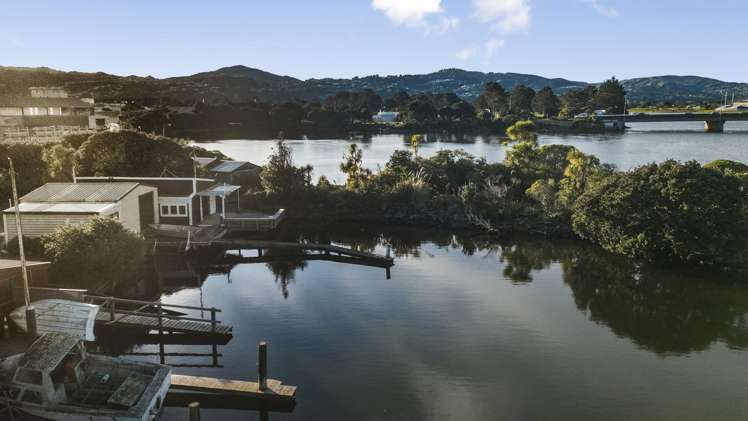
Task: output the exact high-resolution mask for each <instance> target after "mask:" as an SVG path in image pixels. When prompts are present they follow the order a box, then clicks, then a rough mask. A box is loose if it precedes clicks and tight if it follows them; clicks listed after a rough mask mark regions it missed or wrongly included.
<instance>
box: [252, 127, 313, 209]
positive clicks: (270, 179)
mask: <svg viewBox="0 0 748 421" xmlns="http://www.w3.org/2000/svg"><path fill="white" fill-rule="evenodd" d="M311 177H312V166H311V165H306V166H303V167H295V166H294V165H293V155H292V152H291V148H289V147H288V145H286V143H285V141H284V140H283V138H282V137H281V139H279V140H278V143H276V145H275V150H274V151H273V153H272V154H271V155H270V157H269V158H268V163H267V164H266V165H265V166H264V167H263V168H262V173H260V184H261V185H262V188H263V189H264V190H265V192H266V193H268V194H273V195H278V196H280V197H281V198H282V199H291V198H293V197H294V196H295V195H298V194H299V193H301V192H303V191H304V189H306V187H307V186H308V185H309V184H310V183H311ZM297 199H298V197H297Z"/></svg>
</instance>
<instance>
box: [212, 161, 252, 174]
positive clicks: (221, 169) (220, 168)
mask: <svg viewBox="0 0 748 421" xmlns="http://www.w3.org/2000/svg"><path fill="white" fill-rule="evenodd" d="M245 165H248V166H249V167H250V168H256V167H257V165H255V164H253V163H251V162H247V161H223V162H221V163H220V164H218V165H216V166H215V167H213V168H211V169H210V171H211V172H218V173H232V172H234V171H236V170H239V169H240V168H241V167H243V166H245Z"/></svg>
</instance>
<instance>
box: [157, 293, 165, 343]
mask: <svg viewBox="0 0 748 421" xmlns="http://www.w3.org/2000/svg"><path fill="white" fill-rule="evenodd" d="M158 334H159V335H163V334H164V321H163V309H162V308H161V301H159V302H158Z"/></svg>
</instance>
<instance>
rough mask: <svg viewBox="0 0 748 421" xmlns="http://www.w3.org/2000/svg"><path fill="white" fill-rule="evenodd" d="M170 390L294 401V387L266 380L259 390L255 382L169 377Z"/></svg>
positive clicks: (277, 381) (175, 375)
mask: <svg viewBox="0 0 748 421" xmlns="http://www.w3.org/2000/svg"><path fill="white" fill-rule="evenodd" d="M171 388H172V389H174V390H186V391H190V392H203V393H217V394H221V395H236V396H242V397H249V398H254V399H266V400H274V399H280V400H283V399H295V396H296V386H288V385H284V384H283V383H282V382H281V381H280V380H273V379H268V380H267V388H266V389H265V390H263V389H261V388H260V384H259V383H257V382H248V381H242V380H230V379H217V378H213V377H196V376H183V375H179V374H172V375H171Z"/></svg>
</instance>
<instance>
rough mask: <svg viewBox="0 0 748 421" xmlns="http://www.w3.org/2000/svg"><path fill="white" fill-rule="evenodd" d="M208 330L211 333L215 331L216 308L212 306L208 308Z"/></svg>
mask: <svg viewBox="0 0 748 421" xmlns="http://www.w3.org/2000/svg"><path fill="white" fill-rule="evenodd" d="M210 331H211V333H216V308H215V307H212V308H211V309H210Z"/></svg>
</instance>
